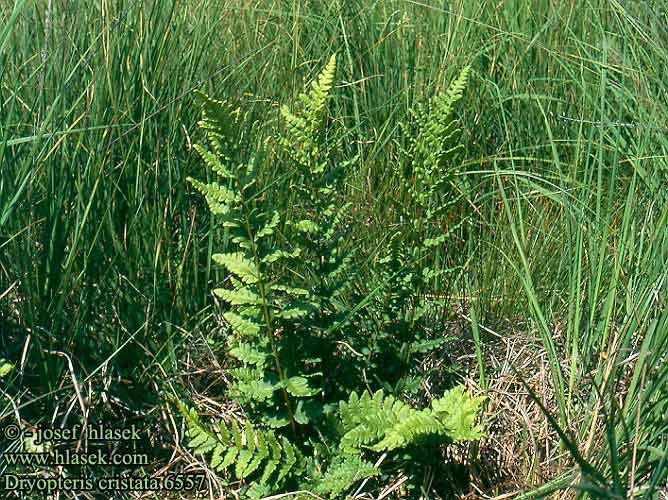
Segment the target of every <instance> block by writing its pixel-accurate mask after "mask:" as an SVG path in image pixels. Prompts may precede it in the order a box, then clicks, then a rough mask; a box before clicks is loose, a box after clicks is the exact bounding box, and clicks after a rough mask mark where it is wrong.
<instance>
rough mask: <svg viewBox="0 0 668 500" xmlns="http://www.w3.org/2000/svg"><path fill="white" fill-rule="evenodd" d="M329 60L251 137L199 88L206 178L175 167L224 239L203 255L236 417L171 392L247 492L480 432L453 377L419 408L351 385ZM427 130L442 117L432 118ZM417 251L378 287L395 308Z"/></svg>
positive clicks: (419, 143)
mask: <svg viewBox="0 0 668 500" xmlns="http://www.w3.org/2000/svg"><path fill="white" fill-rule="evenodd" d="M335 69H336V60H335V58H334V57H332V58H331V59H330V60H329V62H328V63H327V64H326V66H325V68H324V69H323V71H322V72H321V73H320V75H319V76H318V77H317V78H316V79H315V80H314V81H313V83H312V84H311V86H310V89H309V90H308V92H306V93H303V94H301V95H300V96H299V98H298V100H297V103H296V105H295V106H294V107H293V108H292V109H291V108H289V107H287V106H283V107H281V108H280V115H281V118H282V124H283V130H282V131H281V133H280V134H279V136H278V137H276V138H274V139H273V140H270V141H265V142H264V143H262V144H261V145H256V144H253V143H252V141H251V138H252V134H253V127H252V126H249V125H248V117H247V115H246V114H244V113H242V112H241V111H240V110H239V109H238V108H235V107H234V106H232V105H231V104H229V103H228V102H226V101H217V100H214V99H211V98H209V97H208V96H206V95H203V94H200V97H201V99H202V109H203V115H202V120H201V121H200V122H199V125H200V127H201V129H202V130H203V131H204V133H205V134H206V138H207V142H208V145H207V146H206V147H204V146H201V145H197V146H194V149H195V150H196V151H197V153H198V154H199V155H200V156H201V158H202V159H203V161H204V163H205V164H206V165H207V166H208V167H209V169H210V170H211V171H212V172H213V173H215V175H216V176H217V179H216V180H214V181H211V182H202V181H198V180H195V179H193V178H188V180H189V182H190V183H191V184H192V185H193V186H194V188H195V189H196V190H198V191H199V192H200V193H201V194H202V195H203V196H204V198H205V199H206V201H207V203H208V205H209V208H210V210H211V212H212V213H213V214H214V215H215V216H216V217H217V219H218V220H220V221H221V222H222V226H223V227H224V230H225V235H226V241H227V242H228V245H229V248H228V251H226V252H224V253H217V254H215V255H213V260H214V261H215V263H217V264H218V265H220V266H221V267H222V268H223V269H224V270H225V271H226V273H227V279H226V284H225V285H224V286H221V287H219V288H216V289H215V290H214V293H215V294H216V295H217V296H218V297H219V298H220V299H221V300H222V301H223V302H224V308H225V312H224V313H223V318H224V320H225V322H226V325H227V327H228V328H227V335H226V337H225V342H226V346H225V347H226V349H225V352H226V356H227V359H226V372H227V373H228V374H229V376H230V379H231V381H230V384H229V388H228V392H227V396H228V397H229V398H230V399H232V400H233V401H234V402H236V404H237V405H238V406H239V407H240V408H241V410H243V413H244V419H243V421H242V422H241V423H239V422H234V421H232V422H227V421H225V420H223V419H221V420H219V421H218V422H217V423H216V424H215V425H214V426H211V425H208V424H203V423H202V422H201V421H200V418H199V416H198V414H197V412H196V411H195V410H194V409H192V408H189V407H187V406H186V405H183V404H182V403H180V402H177V405H178V406H179V410H180V411H181V413H182V414H183V416H184V419H185V421H186V428H187V436H188V438H189V441H188V446H189V447H190V448H192V449H193V450H194V451H195V452H196V453H199V454H203V455H205V456H207V457H208V459H207V460H208V461H209V463H210V465H211V467H212V468H213V469H215V470H216V471H218V472H220V473H221V475H223V477H225V478H226V480H227V481H228V484H230V485H231V484H232V483H233V482H234V483H235V484H236V485H237V490H238V492H239V494H241V495H245V496H248V497H259V496H262V495H267V494H270V493H277V492H280V491H284V489H285V488H292V487H296V488H300V489H309V490H312V491H314V492H316V493H318V494H320V495H322V496H327V497H329V498H339V497H340V496H341V495H343V494H344V492H345V491H347V490H348V489H349V488H350V487H352V485H354V484H355V483H356V482H358V481H361V480H364V479H371V478H374V477H376V476H378V475H379V474H380V473H381V471H380V469H379V468H378V467H377V466H375V465H374V464H373V462H371V461H369V460H368V459H369V458H370V454H373V453H379V452H382V451H392V450H396V449H400V448H409V447H411V446H413V445H414V444H416V443H418V442H419V441H420V440H421V439H423V438H434V439H435V440H436V442H437V443H439V444H440V443H446V442H453V441H458V440H466V439H476V438H477V437H478V436H479V435H480V428H479V427H477V426H475V425H474V424H473V421H474V418H475V416H476V414H477V410H478V408H479V399H477V398H471V397H469V396H468V395H467V394H465V393H464V392H463V390H461V389H455V390H453V391H451V392H449V393H446V395H445V396H444V398H442V399H439V400H435V401H434V402H433V403H432V406H431V408H429V409H424V410H416V409H414V408H413V407H411V406H409V405H408V404H406V403H404V402H402V401H401V400H400V399H399V398H398V397H397V396H396V395H395V396H393V395H389V396H384V395H383V393H382V392H378V393H376V394H375V395H374V396H373V397H371V396H370V395H369V394H367V393H365V394H363V395H362V396H361V397H359V396H357V395H356V393H355V392H354V391H355V390H358V388H359V387H362V386H363V385H362V384H363V383H364V381H363V380H364V379H363V377H362V376H360V373H359V370H358V369H357V368H358V367H357V366H354V365H352V364H350V363H348V359H347V358H346V353H347V352H349V351H354V348H353V349H351V345H352V344H355V345H359V344H360V343H364V342H365V340H364V339H363V338H361V337H364V335H366V334H367V333H368V332H364V331H361V330H359V329H358V328H357V327H358V326H359V325H358V324H356V323H354V322H352V321H351V318H353V317H354V316H355V313H359V311H361V310H364V309H365V308H364V305H365V304H364V303H363V301H361V299H360V297H359V296H357V295H356V294H355V293H354V291H353V284H354V281H353V279H352V276H353V275H354V271H355V270H356V269H358V268H359V264H358V263H357V262H355V257H356V256H355V253H354V251H352V249H351V244H350V231H351V227H352V226H353V222H354V218H353V217H352V214H351V207H350V204H349V203H347V202H346V199H345V195H344V189H343V188H344V181H345V176H346V173H347V171H348V170H349V169H350V168H351V167H352V166H354V165H355V163H356V161H357V158H352V159H347V160H346V159H341V158H339V157H338V155H339V152H340V151H341V150H342V149H343V148H341V147H340V146H341V142H340V139H339V138H337V137H338V136H337V134H336V133H333V131H332V130H331V128H330V127H329V126H328V122H327V118H328V114H327V102H328V99H329V97H330V94H331V91H332V87H333V81H334V73H335ZM455 97H456V96H455ZM455 97H451V100H452V102H454V101H455V100H456V98H455ZM439 102H440V101H439ZM439 109H440V108H439ZM419 116H420V117H421V118H419V119H420V120H421V119H425V120H426V119H427V115H426V114H422V115H419ZM439 123H440V122H439ZM432 128H434V127H432ZM246 130H250V131H251V133H250V134H247V133H246V132H244V131H246ZM432 133H433V134H436V135H438V134H441V135H442V134H443V130H441V129H438V128H437V127H436V128H434V130H433V131H432ZM431 137H432V136H429V135H427V136H425V138H422V139H419V138H418V139H415V141H414V146H412V148H413V149H412V151H414V152H415V154H416V155H417V154H419V152H420V151H422V150H423V149H424V148H426V147H427V146H425V144H426V143H427V142H428V141H429V140H432V139H430V138H431ZM439 137H440V136H439ZM437 156H438V155H437ZM441 156H445V152H444V153H443V155H441ZM441 156H438V158H441ZM270 161H271V162H276V163H274V164H273V165H274V167H273V170H274V171H277V170H280V176H281V177H282V178H287V179H288V185H289V193H290V196H291V199H290V201H291V202H292V203H291V207H290V208H284V209H283V208H281V209H278V208H277V207H279V208H280V207H283V206H284V204H282V203H280V200H279V197H281V196H284V191H283V190H281V189H279V187H278V185H279V183H278V182H277V181H276V180H275V179H271V178H270V176H268V175H266V174H267V172H266V168H265V167H266V166H268V165H269V163H270ZM433 161H436V160H434V159H433V158H432V159H429V160H421V162H418V163H416V166H415V169H416V170H420V169H422V170H420V171H426V170H425V169H427V167H425V165H431V163H429V162H433ZM439 161H440V160H439ZM276 165H277V166H276ZM432 167H433V166H432ZM434 175H435V174H434ZM424 182H425V183H428V182H431V181H427V180H425V181H424ZM425 185H427V184H425ZM429 185H431V184H429ZM434 185H436V184H434ZM428 193H430V194H429V196H428V198H421V197H420V196H422V195H420V194H419V193H418V192H417V191H415V196H416V201H415V203H416V205H414V206H419V207H423V206H426V207H428V208H429V210H431V212H429V214H430V215H429V217H432V216H433V217H434V218H436V217H438V216H440V212H438V211H437V210H433V208H434V198H435V197H437V196H440V191H438V188H437V187H433V189H431V191H428ZM426 220H431V219H428V218H425V221H426ZM424 225H428V224H426V222H425V224H424ZM415 234H426V233H425V231H422V232H420V231H417V232H416V233H415ZM430 234H431V233H430ZM435 238H436V239H438V237H437V236H435ZM394 241H395V242H396V248H394V250H392V251H396V252H395V253H396V255H399V254H401V252H404V251H405V243H404V242H402V241H400V239H399V238H398V237H397V238H395V239H394ZM438 241H441V240H438ZM426 244H427V245H429V244H428V243H426ZM402 245H404V246H402ZM390 260H391V259H390ZM390 260H386V262H384V263H383V265H384V264H386V263H389V262H390ZM395 260H396V258H395ZM417 262H419V260H417V261H410V263H411V265H412V266H413V267H406V266H404V267H405V268H406V269H404V268H402V271H401V272H402V273H404V275H402V278H401V279H402V280H403V282H404V286H405V287H406V288H405V292H406V293H407V296H406V298H405V299H403V300H404V302H403V303H402V302H401V300H399V301H396V300H394V299H393V298H392V296H391V295H387V294H386V298H389V299H390V303H389V304H390V305H389V309H388V308H386V309H384V311H385V313H386V312H388V311H389V312H390V313H392V314H394V313H396V312H401V313H402V314H405V311H400V310H401V308H402V307H404V308H405V304H406V303H408V301H410V300H413V299H414V293H413V294H411V293H410V292H409V287H410V286H412V285H413V282H411V279H413V276H414V273H415V271H416V267H415V266H416V265H417V264H416V263H417ZM420 272H421V273H422V274H420V279H423V280H426V279H428V276H426V274H425V272H424V268H422V269H421V270H420ZM392 300H394V302H392ZM410 314H413V317H412V318H411V317H409V316H406V318H407V319H406V320H405V321H408V323H407V324H410V325H412V326H413V325H415V323H416V321H415V318H417V317H418V315H416V314H414V313H410ZM407 338H410V339H411V340H413V341H414V339H415V338H417V337H416V336H415V335H414V336H413V337H407ZM342 346H345V347H342ZM395 349H396V345H394V344H392V343H388V344H387V345H381V346H380V347H379V344H376V352H379V351H384V352H380V355H381V356H386V357H387V358H389V357H392V356H395V355H396V353H395V352H393V350H395ZM361 367H362V372H363V371H364V370H363V368H364V366H363V365H362V366H361ZM378 372H379V374H380V375H381V380H384V379H382V377H383V376H384V375H383V374H382V370H381V369H379V370H378Z"/></svg>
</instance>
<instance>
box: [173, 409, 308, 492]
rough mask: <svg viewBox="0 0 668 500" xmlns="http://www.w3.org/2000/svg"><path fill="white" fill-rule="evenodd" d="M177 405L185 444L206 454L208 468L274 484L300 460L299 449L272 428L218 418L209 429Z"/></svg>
mask: <svg viewBox="0 0 668 500" xmlns="http://www.w3.org/2000/svg"><path fill="white" fill-rule="evenodd" d="M177 406H178V408H179V410H180V412H181V414H182V415H183V417H184V419H185V422H186V437H187V438H188V443H187V446H188V447H189V448H190V449H192V451H193V452H194V453H196V454H202V455H206V456H208V457H209V464H210V466H211V468H213V469H214V470H216V471H218V472H221V473H227V474H229V475H230V476H231V477H234V478H235V479H237V480H242V481H248V482H250V483H258V484H267V483H269V482H270V481H271V482H272V483H273V486H274V487H275V486H276V485H278V484H281V483H282V482H283V480H284V479H285V478H286V477H287V476H288V475H289V474H292V473H294V472H296V469H297V468H298V467H299V465H300V462H303V456H302V455H301V453H300V452H299V450H298V449H297V448H295V447H294V446H293V445H292V444H291V443H290V442H289V441H288V440H287V439H286V438H285V437H281V438H280V439H279V438H277V437H276V436H275V434H274V433H273V432H272V431H265V430H261V429H257V428H255V427H253V425H252V424H251V423H250V421H248V420H246V421H245V422H243V424H242V425H241V426H240V425H239V424H238V423H237V422H236V421H233V422H232V423H231V424H226V423H225V422H223V421H222V420H221V421H219V422H218V425H217V427H218V430H217V431H213V430H212V429H209V428H208V427H207V426H205V425H204V424H202V422H201V420H200V418H199V415H198V414H197V412H196V411H195V410H194V409H193V408H189V407H187V406H186V405H184V404H183V403H181V402H179V401H177ZM279 466H280V468H279Z"/></svg>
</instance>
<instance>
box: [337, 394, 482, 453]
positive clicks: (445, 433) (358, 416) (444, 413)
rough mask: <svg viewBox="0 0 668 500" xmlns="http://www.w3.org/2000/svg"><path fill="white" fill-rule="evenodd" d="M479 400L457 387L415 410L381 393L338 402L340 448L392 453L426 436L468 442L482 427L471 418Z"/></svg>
mask: <svg viewBox="0 0 668 500" xmlns="http://www.w3.org/2000/svg"><path fill="white" fill-rule="evenodd" d="M482 401H483V398H482V397H470V396H468V395H467V394H466V393H465V392H464V388H463V387H461V386H458V387H455V388H454V389H450V390H449V391H447V392H446V393H445V395H444V396H443V397H442V398H440V399H435V400H434V401H432V403H431V408H429V409H424V410H416V409H414V408H412V407H410V406H409V405H407V404H406V403H404V402H402V401H400V400H398V399H396V398H394V397H393V396H391V395H390V396H384V395H383V392H382V391H378V392H376V393H375V394H374V395H373V396H371V395H370V394H369V393H368V392H365V393H364V394H362V396H361V397H358V396H357V394H355V393H353V394H351V396H350V399H349V400H348V401H342V402H340V403H339V415H340V418H341V423H342V426H343V431H344V432H345V434H344V435H343V438H342V439H341V446H342V448H343V449H344V450H346V451H347V452H352V453H358V452H359V450H360V449H361V448H368V449H370V450H373V451H392V450H395V449H398V448H405V447H407V446H410V445H412V444H415V443H417V442H418V441H419V440H420V439H422V438H426V437H434V436H437V437H442V438H444V439H446V440H450V441H455V442H456V441H470V440H476V439H479V438H480V437H482V427H481V426H479V425H475V418H476V416H477V414H478V411H479V409H480V405H481V403H482Z"/></svg>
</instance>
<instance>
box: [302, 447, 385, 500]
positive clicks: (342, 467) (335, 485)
mask: <svg viewBox="0 0 668 500" xmlns="http://www.w3.org/2000/svg"><path fill="white" fill-rule="evenodd" d="M380 473H381V472H380V469H379V468H378V467H376V466H375V465H373V464H372V463H370V462H367V461H365V460H362V459H361V458H360V457H359V456H357V455H347V456H343V457H337V458H336V459H335V460H334V461H333V462H332V463H331V464H330V465H329V467H327V470H326V471H325V473H324V474H323V475H322V476H321V477H320V478H318V480H317V481H316V482H315V487H314V491H315V493H317V494H318V495H323V496H327V498H341V494H342V493H343V492H344V491H347V490H349V489H350V488H351V487H352V486H353V485H354V484H355V483H357V482H359V481H363V480H364V479H368V478H371V477H376V476H379V475H380Z"/></svg>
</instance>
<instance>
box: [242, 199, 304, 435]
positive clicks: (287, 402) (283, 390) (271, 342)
mask: <svg viewBox="0 0 668 500" xmlns="http://www.w3.org/2000/svg"><path fill="white" fill-rule="evenodd" d="M240 192H242V193H243V189H242V190H240ZM243 207H244V212H245V221H246V233H247V234H248V241H249V242H250V245H251V252H253V260H254V262H255V266H256V268H257V269H260V264H261V262H260V258H259V257H258V254H257V246H256V245H255V239H254V235H253V231H252V229H251V227H250V222H249V221H250V213H249V212H248V210H247V206H246V203H245V202H244V203H243ZM263 277H264V275H263V274H262V273H258V289H259V291H260V298H261V299H262V315H263V317H264V322H265V325H266V326H267V332H268V334H267V336H268V338H269V345H270V346H271V354H272V357H273V358H274V364H275V366H276V372H277V374H278V380H280V381H281V382H284V381H285V375H284V372H283V366H282V365H281V360H280V357H279V355H278V349H277V348H276V338H275V335H274V329H273V328H272V326H271V317H270V315H269V308H268V307H267V293H266V290H265V283H264V279H263ZM281 394H282V395H283V400H284V401H285V408H286V410H287V412H288V418H289V419H290V427H291V428H292V433H293V434H294V435H295V436H296V435H297V426H296V425H295V417H294V413H293V412H292V405H291V404H290V397H289V396H288V391H287V390H286V388H285V387H281Z"/></svg>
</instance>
